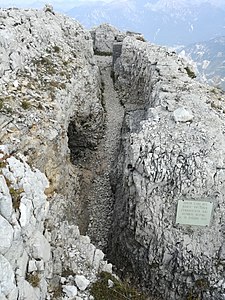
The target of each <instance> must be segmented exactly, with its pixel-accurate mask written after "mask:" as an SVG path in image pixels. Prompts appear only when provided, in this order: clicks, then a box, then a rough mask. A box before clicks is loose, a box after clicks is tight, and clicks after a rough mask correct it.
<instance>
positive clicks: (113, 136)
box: [87, 56, 124, 249]
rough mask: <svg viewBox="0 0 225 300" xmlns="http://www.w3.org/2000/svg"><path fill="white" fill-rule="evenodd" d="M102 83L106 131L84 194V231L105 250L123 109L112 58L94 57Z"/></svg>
mask: <svg viewBox="0 0 225 300" xmlns="http://www.w3.org/2000/svg"><path fill="white" fill-rule="evenodd" d="M96 60H97V63H98V66H99V68H100V72H101V80H102V84H103V103H104V106H105V111H106V122H105V134H104V137H103V138H102V140H101V141H100V144H99V145H98V149H97V151H96V152H95V153H94V155H93V161H92V166H90V168H93V169H94V170H95V172H96V176H95V177H94V179H93V182H92V185H91V186H90V189H89V193H88V195H87V201H88V209H89V218H90V223H89V226H88V230H87V234H88V235H89V236H90V238H91V240H92V242H93V243H94V244H95V245H97V246H98V247H99V248H102V249H105V247H106V246H107V241H108V233H109V229H110V227H111V222H112V213H113V204H114V198H113V195H112V191H111V185H110V172H111V168H112V164H113V162H114V160H115V158H116V156H117V154H118V149H119V143H120V136H121V127H122V122H123V118H124V109H123V106H122V105H121V104H120V101H119V98H118V95H117V92H116V91H115V89H114V84H113V80H112V78H111V67H112V57H103V56H96Z"/></svg>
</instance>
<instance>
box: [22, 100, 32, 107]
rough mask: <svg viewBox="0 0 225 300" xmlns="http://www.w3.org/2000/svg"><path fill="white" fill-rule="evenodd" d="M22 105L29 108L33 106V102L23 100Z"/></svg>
mask: <svg viewBox="0 0 225 300" xmlns="http://www.w3.org/2000/svg"><path fill="white" fill-rule="evenodd" d="M21 106H22V108H23V109H29V108H30V107H31V104H30V102H29V101H27V100H23V101H22V103H21Z"/></svg>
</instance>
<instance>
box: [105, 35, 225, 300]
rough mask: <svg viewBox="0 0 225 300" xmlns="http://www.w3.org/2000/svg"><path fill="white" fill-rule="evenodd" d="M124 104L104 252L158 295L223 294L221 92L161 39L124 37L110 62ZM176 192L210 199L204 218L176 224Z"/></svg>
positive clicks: (223, 118)
mask: <svg viewBox="0 0 225 300" xmlns="http://www.w3.org/2000/svg"><path fill="white" fill-rule="evenodd" d="M114 72H115V80H116V86H117V89H118V93H119V95H120V97H121V101H122V102H123V103H124V106H125V109H126V116H125V120H124V126H123V134H122V139H123V140H122V146H121V152H120V156H119V157H118V160H117V162H116V166H117V168H116V166H115V169H117V171H116V172H115V173H113V175H112V181H113V184H114V191H115V197H116V204H115V210H114V227H113V230H112V235H111V238H112V240H111V248H110V249H109V251H110V255H111V258H113V261H114V263H116V264H117V265H120V266H121V265H122V264H123V265H124V271H125V273H133V274H135V276H134V278H135V279H137V278H138V280H137V281H138V282H139V284H141V285H143V286H144V287H145V288H147V289H148V290H149V291H152V292H153V293H154V294H155V295H159V296H160V299H179V300H181V299H187V298H188V297H192V299H224V294H225V290H224V288H225V285H224V275H225V274H224V268H223V261H224V257H223V252H224V251H223V247H224V246H223V245H224V221H225V220H224V210H225V204H224V196H225V194H224V193H225V186H224V180H225V173H224V169H225V161H224V157H225V153H224V149H225V148H224V147H225V144H224V128H225V127H224V126H225V116H224V111H223V107H224V95H223V94H222V93H221V97H220V105H221V106H220V108H218V107H217V108H215V105H214V104H213V103H214V102H215V101H218V95H213V94H212V93H211V92H210V89H209V88H207V87H206V86H202V85H200V84H199V83H198V82H196V81H194V80H192V79H191V78H190V77H189V76H188V74H187V65H186V64H185V62H184V61H181V60H180V59H178V57H177V56H176V55H175V54H174V53H172V52H170V51H167V50H166V49H163V48H161V47H157V46H153V45H149V44H147V43H143V42H139V41H137V40H135V39H134V38H126V39H125V40H124V42H123V46H122V54H121V57H120V58H119V59H118V60H117V62H116V64H115V68H114ZM178 200H195V201H198V200H203V201H204V200H211V201H213V215H212V219H211V223H210V226H209V227H204V226H203V227H201V226H187V225H186V226H185V225H179V224H176V222H175V219H176V209H177V203H178Z"/></svg>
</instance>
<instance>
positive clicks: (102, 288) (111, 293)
mask: <svg viewBox="0 0 225 300" xmlns="http://www.w3.org/2000/svg"><path fill="white" fill-rule="evenodd" d="M109 282H112V287H110V286H109ZM91 294H92V295H93V296H94V298H95V300H106V299H110V300H126V299H127V300H146V299H147V297H146V296H145V295H143V294H141V293H139V292H138V291H137V290H136V289H135V288H133V287H131V286H129V285H128V283H126V282H121V281H119V280H117V279H116V278H115V277H113V276H112V275H111V274H109V273H107V272H102V273H101V274H100V275H99V279H98V280H97V281H96V282H95V283H94V284H93V285H92V287H91Z"/></svg>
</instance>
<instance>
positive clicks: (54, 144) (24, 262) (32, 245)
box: [0, 6, 112, 300]
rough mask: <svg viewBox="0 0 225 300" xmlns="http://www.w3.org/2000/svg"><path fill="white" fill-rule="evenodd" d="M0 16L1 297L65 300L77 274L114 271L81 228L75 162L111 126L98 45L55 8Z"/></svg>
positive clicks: (12, 11)
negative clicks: (96, 50) (95, 49)
mask: <svg viewBox="0 0 225 300" xmlns="http://www.w3.org/2000/svg"><path fill="white" fill-rule="evenodd" d="M0 20H1V27H0V31H1V32H0V33H1V34H0V60H1V66H0V141H1V144H3V145H0V223H1V228H0V231H1V237H0V254H1V255H0V256H1V257H0V265H1V267H0V298H2V299H4V298H5V297H6V298H7V299H10V300H15V299H37V300H41V299H62V298H63V299H67V296H66V295H63V294H60V295H58V296H57V292H58V294H59V290H61V289H60V288H61V285H62V284H61V281H63V282H64V283H63V284H64V285H66V286H69V290H68V288H67V289H65V294H67V295H68V293H69V291H70V292H71V293H72V294H73V296H75V294H76V293H75V291H76V287H75V282H74V279H73V278H71V277H70V274H71V273H72V274H73V273H77V274H80V275H84V276H85V277H86V278H87V280H89V281H90V282H93V281H95V280H96V278H97V277H96V276H97V273H98V272H100V271H101V270H103V269H107V270H109V271H110V270H111V268H112V266H111V265H110V264H107V262H106V261H105V260H104V253H103V252H101V251H100V250H98V249H96V247H95V246H94V245H93V244H91V242H90V239H89V238H88V237H85V236H82V235H80V232H79V229H78V227H77V226H76V225H74V224H75V223H76V224H77V223H79V220H80V216H79V213H78V212H79V209H78V208H77V207H79V201H80V198H79V192H80V191H79V189H80V182H79V180H80V178H79V175H80V172H79V166H74V165H73V164H72V163H71V158H74V157H73V155H74V153H78V154H82V150H83V149H84V148H88V149H89V148H90V149H93V148H95V147H96V145H97V144H98V141H99V139H100V138H101V137H102V134H103V126H104V109H103V107H102V103H101V90H100V82H99V70H98V67H97V66H96V64H95V61H94V56H93V43H92V39H91V36H90V34H89V33H88V32H87V31H85V30H84V29H83V28H82V27H81V25H80V24H79V23H78V22H75V21H73V20H70V19H68V18H66V17H64V16H61V15H58V14H56V13H54V11H53V9H52V7H50V6H46V7H45V8H44V10H43V11H37V10H24V11H22V10H18V9H9V10H1V11H0ZM5 145H7V146H5ZM69 147H70V148H71V149H70V148H69ZM74 147H75V150H74ZM31 165H32V167H31ZM89 294H90V292H89V291H88V290H85V291H78V293H77V297H81V299H88V298H89Z"/></svg>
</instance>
